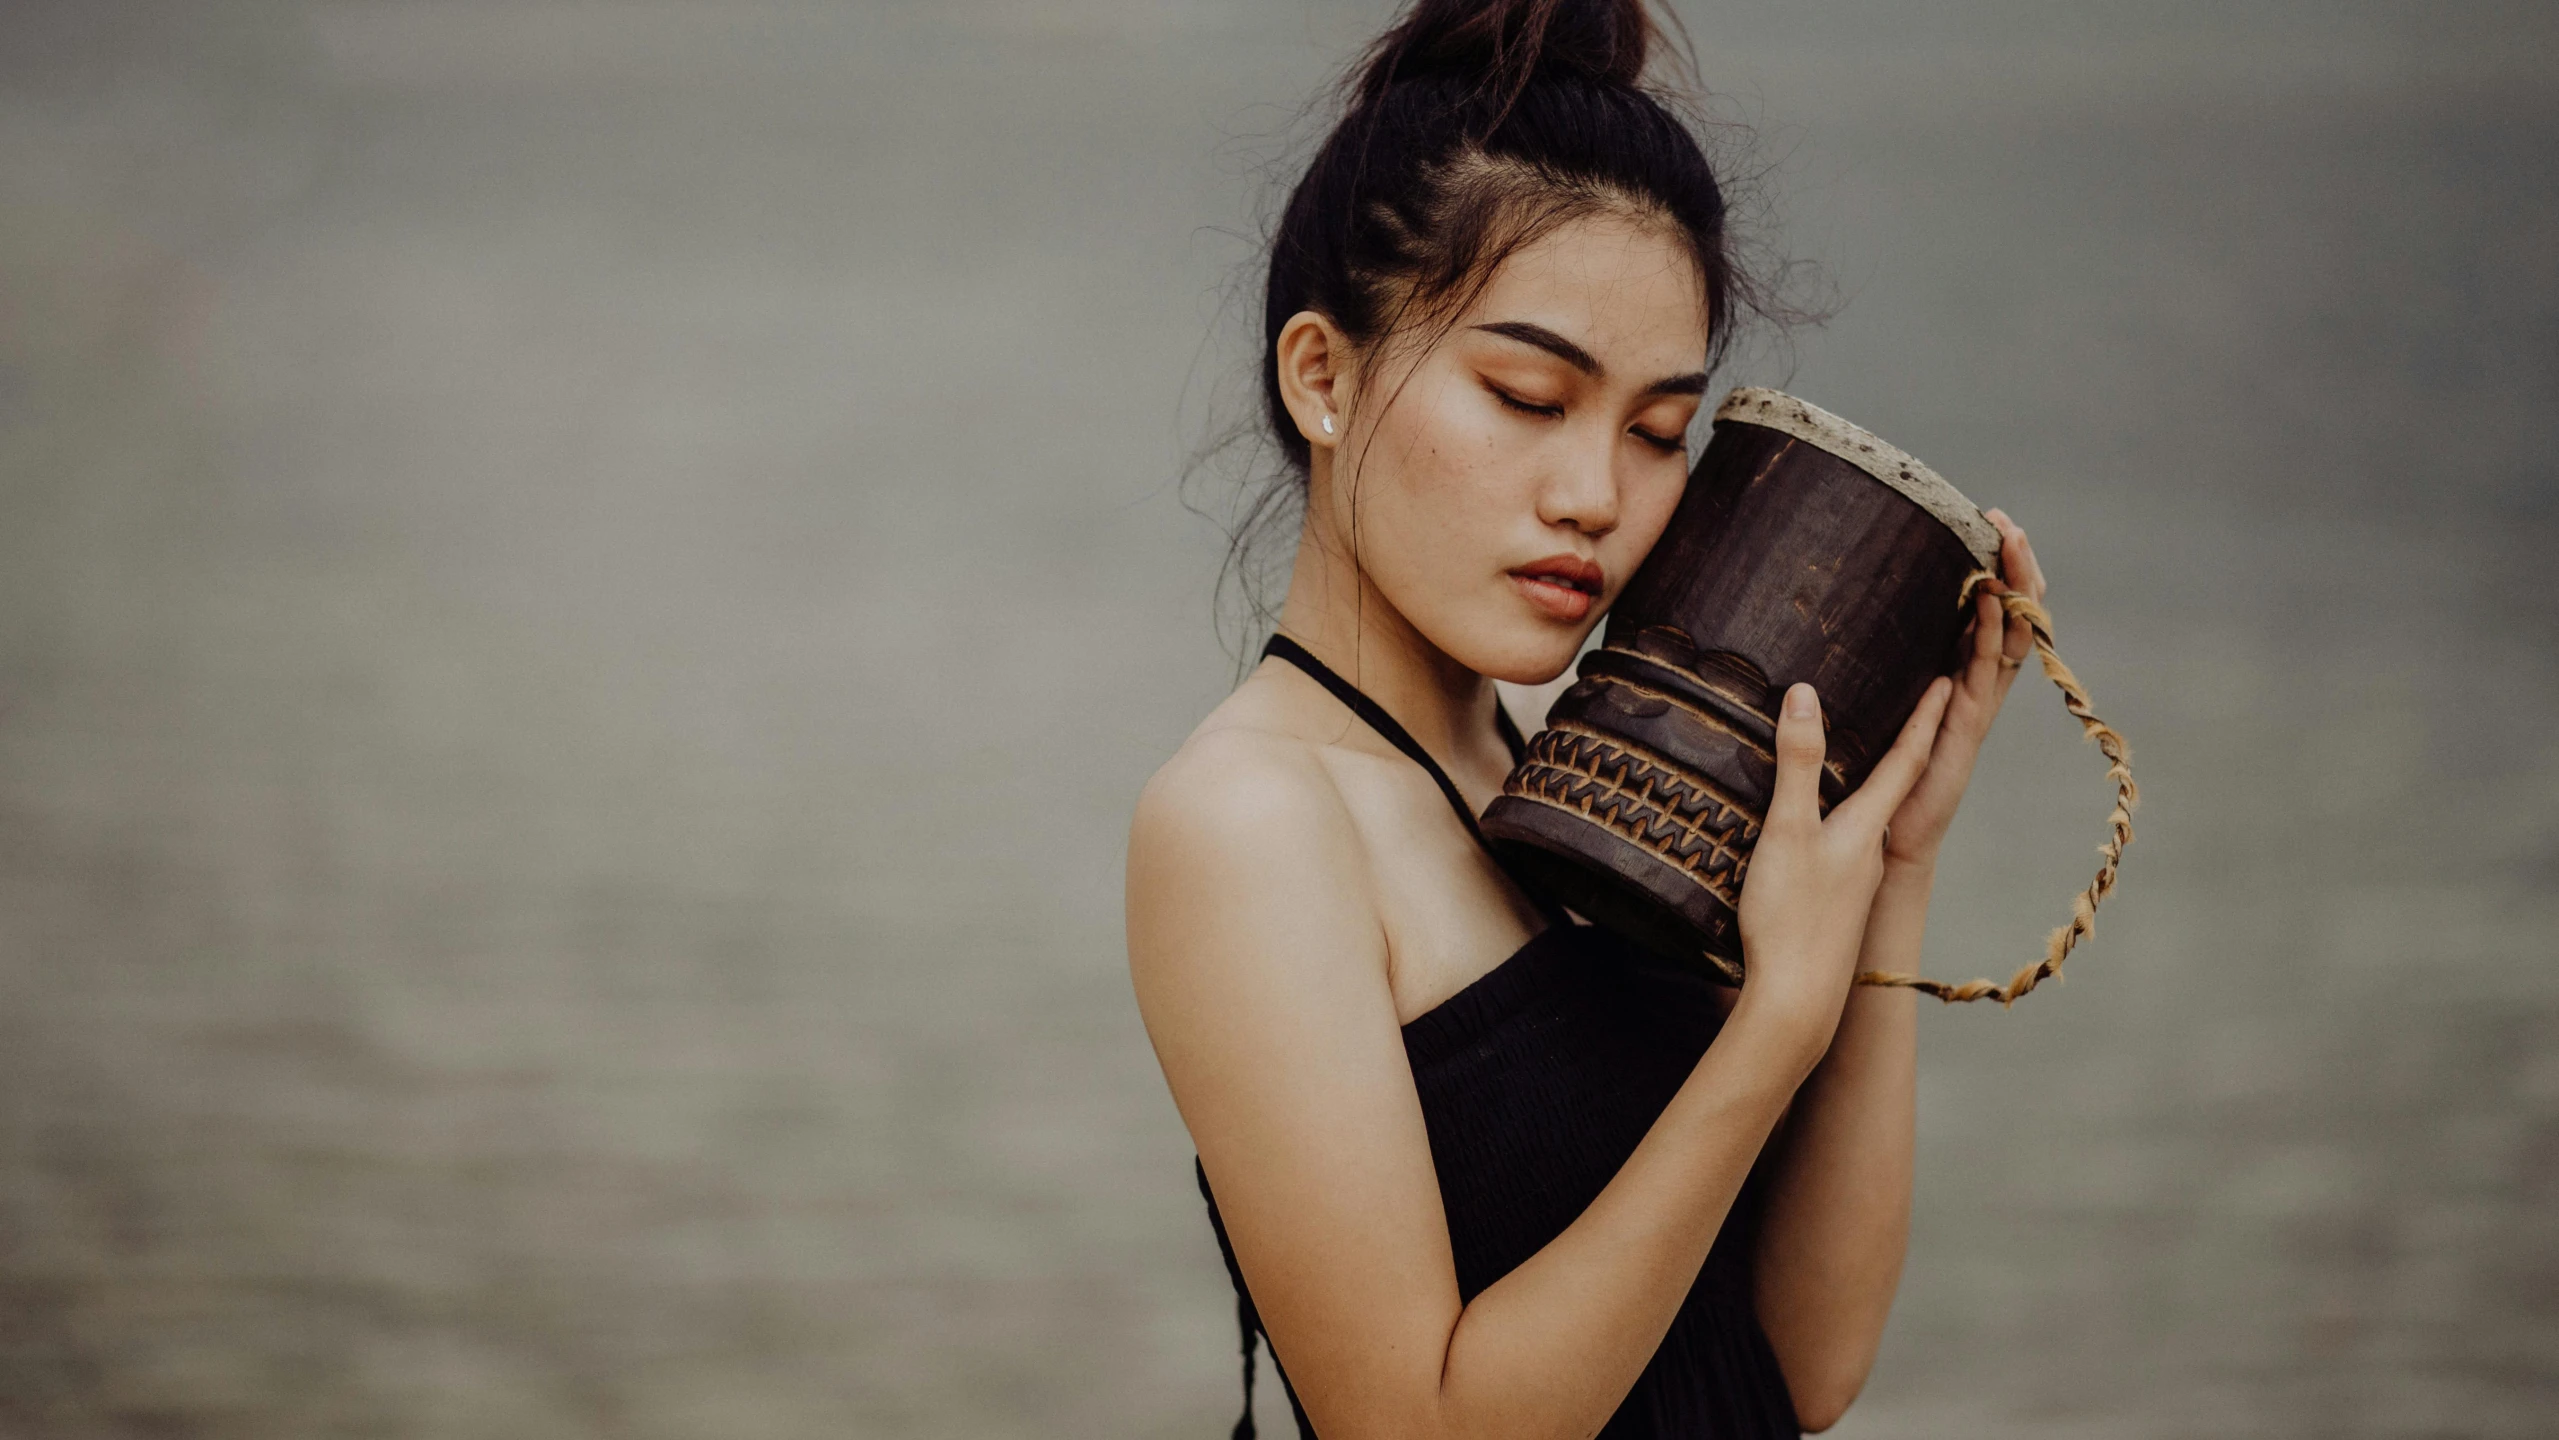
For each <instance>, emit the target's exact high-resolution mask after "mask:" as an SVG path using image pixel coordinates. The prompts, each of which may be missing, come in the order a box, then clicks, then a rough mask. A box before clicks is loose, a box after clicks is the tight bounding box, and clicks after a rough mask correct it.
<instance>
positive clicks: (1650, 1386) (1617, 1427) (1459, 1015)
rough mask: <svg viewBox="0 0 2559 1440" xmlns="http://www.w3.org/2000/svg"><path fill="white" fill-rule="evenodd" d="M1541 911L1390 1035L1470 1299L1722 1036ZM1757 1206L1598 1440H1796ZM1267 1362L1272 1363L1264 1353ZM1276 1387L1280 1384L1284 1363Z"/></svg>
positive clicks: (1751, 1206)
mask: <svg viewBox="0 0 2559 1440" xmlns="http://www.w3.org/2000/svg"><path fill="white" fill-rule="evenodd" d="M1262 653H1263V654H1265V655H1273V656H1277V657H1279V658H1280V659H1282V660H1286V661H1288V662H1289V663H1290V664H1293V665H1295V666H1297V667H1298V668H1299V669H1301V670H1304V671H1305V672H1306V673H1307V674H1308V675H1311V676H1313V677H1314V678H1315V679H1316V680H1317V681H1319V682H1321V683H1322V684H1323V686H1324V687H1325V688H1326V689H1327V690H1330V691H1332V692H1333V694H1334V695H1335V696H1336V697H1337V698H1339V699H1340V700H1341V702H1342V703H1343V704H1344V705H1347V706H1349V707H1350V708H1351V710H1352V711H1353V712H1354V713H1355V714H1357V715H1358V716H1359V717H1360V718H1361V719H1362V720H1364V721H1366V722H1367V723H1368V724H1369V726H1370V727H1371V728H1373V729H1375V730H1376V731H1377V733H1378V734H1379V735H1381V736H1383V737H1384V738H1385V739H1386V740H1387V741H1388V742H1389V743H1391V744H1392V745H1394V746H1395V748H1396V749H1398V750H1401V751H1403V752H1404V753H1405V754H1406V755H1409V756H1411V757H1412V758H1413V760H1414V761H1415V762H1416V763H1418V764H1419V765H1421V767H1422V768H1423V769H1425V770H1427V771H1429V772H1430V776H1431V778H1432V779H1434V780H1436V781H1438V782H1439V787H1440V789H1441V791H1442V792H1443V793H1445V794H1446V795H1447V797H1448V801H1449V804H1450V805H1452V806H1454V807H1455V808H1456V810H1457V813H1458V816H1459V817H1460V818H1461V819H1463V820H1464V821H1465V822H1466V827H1467V829H1468V830H1470V831H1472V832H1473V833H1474V834H1475V837H1476V839H1477V840H1479V841H1480V840H1482V839H1483V832H1482V830H1481V829H1479V828H1478V827H1477V825H1476V821H1475V814H1474V811H1473V810H1472V809H1470V808H1469V807H1468V806H1467V804H1466V800H1465V797H1464V796H1463V795H1462V794H1460V793H1459V791H1458V789H1457V786H1456V785H1455V784H1454V783H1452V782H1451V781H1450V780H1449V778H1448V775H1447V772H1445V771H1443V770H1442V769H1440V767H1439V765H1438V763H1437V762H1436V761H1434V760H1432V759H1431V757H1430V752H1428V751H1426V750H1424V749H1423V748H1422V746H1421V744H1420V743H1419V742H1418V741H1416V740H1414V739H1413V737H1412V736H1411V735H1410V734H1409V733H1407V732H1406V731H1405V729H1404V727H1403V726H1401V725H1398V724H1397V723H1395V719H1394V717H1393V716H1391V715H1388V714H1387V713H1386V711H1385V710H1384V708H1382V707H1381V706H1379V705H1378V704H1377V702H1376V701H1374V700H1371V699H1370V698H1369V697H1367V696H1366V695H1363V694H1361V693H1360V692H1359V690H1358V689H1356V688H1355V687H1353V686H1352V685H1351V684H1350V683H1349V682H1348V681H1346V680H1344V679H1342V677H1340V676H1339V675H1336V674H1334V673H1333V672H1332V671H1331V670H1330V669H1329V668H1327V667H1326V666H1325V665H1324V663H1323V662H1322V661H1320V660H1317V659H1316V658H1315V657H1314V656H1313V655H1311V654H1308V653H1307V652H1306V650H1305V649H1304V648H1303V647H1301V646H1299V645H1298V644H1297V643H1296V642H1294V641H1292V640H1290V639H1288V638H1287V637H1285V636H1273V637H1272V639H1271V642H1270V644H1269V645H1267V646H1266V647H1264V649H1263V652H1262ZM1497 715H1498V720H1499V723H1500V725H1501V727H1502V734H1503V738H1504V739H1505V740H1507V741H1509V742H1510V747H1511V751H1512V753H1513V754H1514V755H1516V754H1518V753H1519V751H1520V750H1521V749H1522V748H1523V747H1522V744H1521V741H1520V738H1519V732H1518V730H1517V729H1516V728H1515V727H1514V726H1512V724H1511V723H1510V717H1509V716H1508V715H1504V714H1499V713H1498V711H1497ZM1537 903H1538V907H1539V909H1540V910H1541V911H1542V912H1543V913H1544V914H1545V915H1546V917H1547V925H1546V928H1545V929H1544V930H1542V931H1540V932H1538V934H1537V935H1536V936H1535V937H1534V938H1533V939H1531V940H1530V941H1529V942H1528V943H1527V944H1526V945H1523V946H1521V947H1520V948H1519V950H1518V951H1517V952H1516V953H1514V954H1513V955H1512V956H1511V957H1510V958H1509V959H1507V960H1505V961H1503V962H1502V963H1501V964H1500V965H1497V966H1495V967H1494V968H1493V969H1492V970H1491V971H1489V972H1487V973H1486V974H1485V975H1483V976H1482V977H1481V978H1479V979H1477V980H1476V981H1475V982H1474V983H1473V984H1470V985H1468V986H1467V987H1466V988H1465V989H1463V990H1460V991H1459V992H1457V993H1456V994H1455V995H1452V996H1450V997H1449V998H1448V999H1447V1000H1446V1001H1444V1002H1442V1003H1441V1004H1440V1005H1439V1006H1438V1007H1437V1008H1435V1009H1433V1010H1431V1011H1430V1012H1429V1013H1427V1014H1425V1015H1422V1016H1420V1017H1419V1018H1417V1019H1415V1020H1414V1021H1413V1023H1411V1024H1409V1025H1407V1026H1405V1027H1404V1053H1405V1056H1406V1058H1407V1059H1408V1060H1409V1061H1410V1062H1411V1064H1412V1067H1413V1086H1414V1089H1415V1090H1416V1091H1417V1092H1418V1093H1419V1095H1420V1097H1421V1103H1422V1118H1423V1121H1424V1123H1425V1125H1426V1126H1427V1128H1428V1130H1429V1133H1430V1142H1431V1163H1432V1166H1433V1167H1434V1168H1435V1169H1436V1170H1437V1171H1438V1173H1439V1189H1440V1200H1441V1203H1442V1205H1443V1207H1444V1208H1445V1210H1446V1211H1447V1215H1448V1238H1449V1242H1450V1246H1451V1248H1452V1249H1453V1250H1454V1251H1455V1254H1456V1259H1457V1288H1458V1293H1459V1294H1460V1295H1461V1296H1462V1297H1464V1298H1465V1299H1467V1300H1470V1301H1471V1300H1473V1299H1474V1298H1475V1297H1476V1295H1478V1294H1480V1293H1482V1292H1483V1290H1484V1289H1486V1288H1487V1287H1488V1286H1490V1285H1491V1284H1492V1283H1493V1282H1494V1281H1496V1280H1499V1279H1500V1278H1501V1277H1503V1276H1504V1275H1507V1274H1509V1273H1510V1272H1511V1271H1512V1270H1513V1269H1515V1268H1517V1267H1518V1266H1519V1265H1520V1264H1521V1263H1522V1262H1524V1261H1526V1260H1527V1259H1528V1258H1529V1257H1530V1256H1532V1255H1535V1254H1536V1253H1537V1252H1538V1251H1539V1250H1542V1249H1544V1248H1545V1246H1546V1243H1547V1242H1548V1241H1550V1240H1552V1239H1554V1238H1555V1237H1556V1236H1557V1235H1559V1234H1562V1233H1563V1231H1564V1228H1565V1227H1566V1226H1568V1225H1570V1224H1572V1223H1573V1221H1574V1220H1575V1219H1576V1218H1578V1217H1579V1216H1580V1215H1581V1213H1582V1211H1583V1210H1585V1209H1586V1208H1588V1207H1589V1205H1590V1203H1591V1201H1593V1200H1594V1199H1597V1198H1598V1196H1599V1192H1600V1191H1601V1190H1602V1189H1603V1188H1605V1187H1606V1186H1607V1184H1608V1182H1609V1181H1610V1180H1611V1179H1612V1178H1614V1177H1615V1176H1616V1174H1617V1170H1618V1167H1619V1166H1621V1165H1623V1164H1625V1163H1626V1157H1627V1156H1629V1155H1631V1154H1633V1153H1634V1151H1635V1146H1636V1145H1637V1143H1639V1142H1640V1141H1642V1139H1643V1138H1644V1134H1645V1132H1646V1131H1648V1130H1650V1129H1651V1128H1652V1125H1653V1121H1654V1119H1655V1118H1657V1117H1658V1116H1659V1115H1660V1114H1661V1112H1662V1110H1663V1108H1664V1107H1666V1106H1667V1105H1669V1104H1670V1099H1671V1096H1672V1095H1673V1094H1674V1093H1676V1092H1677V1091H1678V1089H1679V1087H1680V1085H1681V1084H1682V1083H1684V1082H1685V1081H1686V1080H1687V1079H1688V1074H1689V1071H1691V1070H1692V1069H1694V1068H1695V1067H1696V1064H1697V1060H1698V1057H1700V1056H1701V1055H1704V1054H1705V1053H1706V1046H1707V1043H1708V1042H1709V1041H1711V1040H1713V1039H1714V1038H1715V1032H1716V1030H1717V1029H1718V1028H1719V1027H1720V1026H1721V1024H1722V1020H1721V1012H1720V1010H1719V1009H1718V1007H1717V1006H1716V1004H1715V1002H1714V998H1713V996H1712V993H1711V987H1710V986H1709V985H1708V983H1707V982H1706V981H1705V980H1704V979H1702V978H1700V977H1697V976H1694V975H1689V974H1684V973H1679V972H1674V971H1670V970H1665V969H1662V968H1659V967H1657V966H1655V965H1654V964H1652V963H1651V962H1650V961H1649V960H1648V959H1647V958H1646V957H1645V956H1644V955H1643V954H1642V952H1640V951H1638V950H1636V949H1635V948H1634V947H1633V946H1631V945H1628V944H1626V943H1625V942H1623V941H1621V940H1619V939H1617V938H1616V937H1615V936H1614V935H1612V934H1610V933H1609V932H1608V931H1605V930H1601V929H1598V928H1596V927H1593V926H1588V925H1581V924H1576V923H1574V922H1573V921H1572V920H1571V919H1569V918H1568V917H1567V916H1565V915H1564V914H1563V912H1562V911H1561V910H1559V909H1557V908H1556V907H1555V906H1554V904H1553V903H1552V902H1551V901H1548V900H1546V899H1544V898H1542V897H1538V898H1537ZM1199 1183H1200V1194H1201V1195H1202V1196H1203V1197H1204V1198H1206V1199H1207V1201H1208V1218H1209V1225H1210V1227H1211V1228H1212V1229H1213V1230H1215V1231H1216V1234H1217V1247H1218V1250H1219V1252H1220V1253H1221V1254H1223V1255H1224V1256H1225V1258H1226V1273H1227V1275H1228V1277H1229V1278H1230V1279H1232V1280H1233V1281H1234V1284H1235V1299H1236V1319H1237V1324H1238V1328H1239V1329H1240V1331H1241V1332H1242V1342H1243V1358H1244V1417H1243V1418H1242V1419H1241V1420H1238V1421H1237V1422H1236V1424H1235V1431H1234V1440H1252V1436H1253V1434H1254V1428H1253V1350H1254V1341H1255V1338H1256V1337H1257V1336H1258V1335H1259V1334H1260V1333H1261V1317H1260V1315H1259V1314H1258V1313H1257V1312H1256V1311H1255V1310H1254V1308H1253V1297H1252V1293H1251V1291H1249V1290H1248V1289H1247V1288H1246V1287H1245V1284H1244V1273H1243V1271H1242V1270H1241V1269H1240V1268H1238V1267H1237V1265H1236V1263H1235V1250H1234V1247H1233V1246H1232V1245H1230V1244H1229V1243H1228V1242H1227V1238H1226V1224H1225V1221H1224V1220H1223V1219H1222V1218H1221V1217H1220V1216H1219V1215H1218V1212H1217V1197H1216V1196H1214V1195H1212V1194H1210V1193H1209V1187H1208V1174H1207V1172H1206V1171H1205V1170H1200V1172H1199ZM1759 1197H1760V1185H1759V1183H1758V1181H1757V1178H1756V1176H1754V1178H1753V1180H1752V1181H1751V1182H1750V1183H1748V1184H1746V1185H1744V1187H1743V1189H1742V1193H1741V1196H1740V1198H1739V1199H1737V1200H1736V1201H1735V1202H1734V1205H1733V1209H1732V1213H1731V1215H1730V1216H1729V1217H1728V1218H1727V1219H1726V1220H1725V1222H1724V1229H1723V1233H1722V1234H1720V1235H1719V1236H1717V1237H1716V1240H1715V1244H1714V1247H1713V1249H1712V1250H1711V1251H1710V1252H1709V1253H1708V1254H1707V1256H1706V1263H1705V1264H1704V1265H1703V1266H1702V1267H1701V1268H1700V1269H1699V1271H1698V1275H1697V1280H1696V1283H1695V1284H1694V1285H1692V1286H1690V1288H1689V1292H1688V1298H1687V1299H1686V1300H1685V1301H1684V1302H1682V1303H1681V1305H1680V1308H1679V1314H1678V1316H1677V1317H1676V1318H1674V1319H1673V1320H1672V1321H1671V1325H1670V1330H1669V1333H1667V1334H1665V1335H1664V1336H1663V1337H1662V1343H1661V1346H1660V1348H1659V1349H1657V1350H1656V1351H1655V1352H1654V1353H1653V1359H1652V1363H1651V1364H1649V1365H1647V1366H1645V1367H1644V1373H1643V1374H1642V1376H1641V1377H1639V1378H1638V1379H1637V1380H1636V1381H1635V1387H1634V1389H1632V1390H1630V1391H1629V1392H1627V1395H1626V1399H1625V1401H1624V1402H1623V1403H1622V1404H1620V1405H1619V1406H1618V1408H1617V1413H1616V1414H1615V1415H1614V1416H1613V1417H1611V1418H1610V1420H1609V1422H1608V1424H1607V1425H1606V1426H1605V1427H1604V1428H1603V1429H1601V1431H1600V1432H1599V1433H1600V1436H1601V1437H1602V1440H1652V1437H1665V1440H1667V1437H1674V1436H1675V1437H1680V1440H1693V1437H1754V1440H1755V1437H1762V1436H1780V1435H1782V1436H1800V1435H1801V1434H1802V1431H1801V1429H1800V1428H1799V1427H1798V1426H1797V1424H1796V1421H1795V1411H1794V1407H1793V1405H1792V1403H1791V1402H1790V1401H1789V1399H1788V1397H1787V1393H1786V1381H1785V1377H1784V1376H1783V1375H1782V1374H1781V1373H1780V1372H1779V1370H1778V1368H1777V1357H1776V1354H1775V1353H1774V1352H1773V1351H1771V1350H1770V1349H1769V1345H1768V1337H1767V1335H1766V1334H1765V1333H1764V1332H1762V1331H1761V1329H1760V1326H1759V1318H1758V1315H1757V1313H1756V1312H1755V1311H1754V1310H1753V1309H1752V1305H1751V1283H1750V1256H1751V1250H1752V1240H1753V1238H1754V1233H1755V1231H1756V1229H1757V1221H1758V1213H1759ZM1271 1362H1272V1364H1273V1366H1274V1367H1279V1363H1280V1362H1279V1352H1278V1351H1277V1350H1276V1349H1274V1350H1273V1351H1272V1352H1271ZM1280 1383H1281V1384H1282V1385H1283V1386H1287V1385H1288V1373H1287V1371H1286V1369H1285V1368H1281V1370H1280ZM1288 1398H1289V1408H1290V1409H1291V1410H1293V1411H1294V1412H1295V1413H1296V1416H1297V1429H1298V1434H1299V1435H1300V1436H1301V1437H1305V1440H1312V1437H1313V1436H1314V1434H1315V1428H1314V1426H1313V1425H1311V1424H1309V1423H1308V1422H1307V1418H1306V1411H1305V1408H1304V1407H1303V1406H1300V1405H1299V1404H1298V1403H1297V1392H1296V1389H1295V1387H1293V1386H1290V1387H1288Z"/></svg>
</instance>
